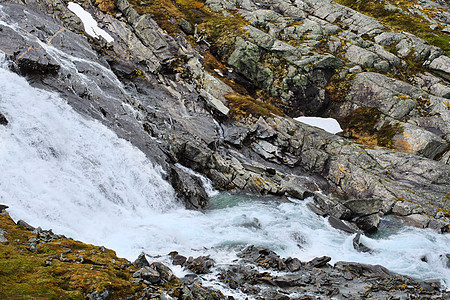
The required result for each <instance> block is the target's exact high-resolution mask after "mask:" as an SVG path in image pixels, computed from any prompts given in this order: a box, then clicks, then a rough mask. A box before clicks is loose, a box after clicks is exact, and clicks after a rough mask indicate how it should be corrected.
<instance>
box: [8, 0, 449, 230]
mask: <svg viewBox="0 0 450 300" xmlns="http://www.w3.org/2000/svg"><path fill="white" fill-rule="evenodd" d="M14 2H16V4H15V3H12V2H9V1H8V2H2V4H1V5H2V7H3V9H2V20H3V21H4V22H5V23H2V25H0V26H1V28H2V31H1V32H0V34H1V35H2V37H4V39H2V40H3V41H4V43H2V45H1V49H0V50H1V51H2V52H4V53H5V55H6V59H7V60H9V61H10V62H11V63H12V64H11V68H13V69H15V70H16V71H17V72H21V73H22V74H25V75H26V76H28V77H29V78H33V80H32V81H31V82H32V83H33V84H34V85H36V86H39V87H45V88H47V89H51V90H55V91H58V92H60V93H61V94H63V95H64V96H65V97H66V98H67V99H68V102H69V104H71V105H72V106H73V107H74V108H75V109H76V110H77V111H79V112H80V113H83V114H85V115H88V116H90V117H93V118H96V119H98V120H99V121H101V122H102V123H104V124H105V125H107V126H109V127H110V128H112V129H113V130H114V131H116V133H117V134H118V135H119V136H121V137H123V138H125V139H127V140H129V141H130V142H132V143H133V144H134V145H136V146H137V147H139V148H140V149H141V150H142V151H143V152H144V153H146V154H147V156H148V157H149V158H150V159H151V160H153V161H154V162H155V163H158V164H159V165H161V166H162V168H163V169H164V170H165V171H166V173H167V174H168V177H169V179H170V181H171V182H172V183H173V185H174V186H175V187H176V189H177V190H178V196H179V197H180V198H181V199H183V200H184V202H185V203H186V205H187V207H190V208H195V209H202V208H203V207H205V205H206V202H207V196H206V194H205V192H204V191H203V189H202V188H201V184H200V182H199V181H198V180H197V179H196V178H195V177H192V176H191V175H189V174H185V173H183V171H180V170H179V169H177V168H176V167H173V166H172V165H173V163H175V162H179V163H181V164H183V165H185V166H187V167H189V168H192V169H194V170H196V171H198V172H200V173H203V174H205V175H207V176H208V177H209V178H210V179H212V181H213V182H214V184H215V186H216V187H217V188H219V189H228V190H235V191H247V192H251V193H257V194H267V193H270V194H275V195H285V196H290V197H295V198H299V199H303V198H305V197H308V196H311V195H313V194H314V192H316V191H317V190H318V189H321V190H323V191H325V192H326V193H334V194H335V195H336V196H338V197H329V196H321V197H318V196H317V194H316V201H315V202H316V203H315V205H316V207H317V208H318V209H320V210H321V211H323V213H324V214H331V215H334V216H336V217H338V218H342V219H350V220H352V221H355V222H356V221H357V219H358V218H362V217H364V218H366V219H367V218H369V215H372V216H371V217H370V218H372V219H373V218H375V217H374V216H375V215H376V214H378V213H395V214H402V215H405V216H408V215H414V214H417V213H419V214H423V216H425V217H423V218H422V219H421V221H420V224H419V226H420V227H423V226H428V227H432V228H435V229H438V230H439V229H441V228H444V227H445V226H446V225H447V224H448V214H447V213H445V212H446V211H447V208H446V207H447V205H448V193H449V192H450V191H449V188H448V178H449V176H450V171H449V165H448V162H449V157H450V152H449V150H448V147H449V142H448V139H449V133H450V128H449V124H450V122H449V118H450V114H449V109H448V102H447V100H446V98H444V97H442V96H445V87H446V79H445V77H439V78H438V77H436V75H437V76H439V74H440V73H439V72H440V71H442V72H444V71H445V67H443V65H445V63H446V61H447V60H446V59H445V58H443V57H445V56H443V52H442V51H441V50H440V49H439V48H437V47H434V46H431V45H429V44H427V43H426V42H424V41H423V40H421V39H420V38H418V37H416V36H414V35H412V34H409V33H394V32H390V31H389V30H388V29H386V27H385V26H383V25H382V24H381V23H380V22H378V21H377V20H375V19H373V18H371V17H368V16H365V15H363V14H360V13H357V12H355V11H353V10H352V9H350V8H347V7H345V6H341V5H336V4H334V3H333V2H331V1H324V0H320V1H319V0H315V1H296V3H295V5H294V4H293V3H292V2H290V1H284V0H282V1H278V2H277V3H276V4H273V3H272V4H269V3H266V4H261V3H259V4H257V3H253V2H251V1H238V2H239V3H238V4H239V5H236V4H237V2H234V1H225V0H223V1H210V2H208V3H209V4H210V5H211V9H213V11H218V12H220V14H222V15H223V17H220V18H227V17H226V15H227V10H228V11H229V12H230V13H238V14H239V15H240V18H242V20H241V19H239V20H241V21H240V22H242V24H243V25H244V26H242V28H241V29H239V30H235V31H233V32H232V33H229V32H228V34H231V36H229V35H227V37H228V38H229V40H227V39H226V40H221V42H220V43H218V42H217V41H214V40H211V37H208V36H207V37H206V40H205V38H202V35H203V36H204V35H205V34H206V35H208V34H212V32H211V31H210V29H209V27H200V25H202V24H200V25H198V26H197V27H200V28H206V29H198V30H197V32H196V33H195V32H194V34H193V35H191V34H190V33H189V34H188V35H186V34H185V33H184V31H182V30H181V29H180V28H179V26H178V25H177V26H176V30H177V32H171V34H168V33H167V32H166V31H164V30H163V29H162V28H161V27H160V24H158V23H156V22H155V21H154V20H153V19H152V17H151V16H150V15H148V14H145V13H142V10H143V8H142V7H139V5H137V6H133V5H131V4H130V3H129V2H127V1H126V0H120V1H118V2H117V4H116V5H115V6H114V9H115V11H116V13H117V16H114V15H113V14H107V13H104V12H102V11H100V10H98V9H96V8H95V7H92V6H90V5H89V3H83V5H84V6H85V8H87V9H89V10H91V11H92V12H93V15H94V17H95V18H96V19H97V20H98V21H99V22H100V23H101V24H102V26H103V27H104V29H105V30H107V31H108V32H109V33H110V34H111V36H112V37H113V38H114V41H113V42H112V43H110V44H107V43H106V41H104V40H101V39H100V40H99V39H95V38H92V37H89V36H85V35H83V34H76V33H74V32H82V31H83V28H82V27H81V25H80V24H81V23H80V21H79V19H78V17H77V16H75V15H74V14H73V13H72V12H71V11H69V10H68V9H67V8H66V6H65V4H64V2H61V1H56V2H52V3H51V5H46V4H45V1H43V2H42V1H41V2H37V1H32V0H28V1H25V3H23V2H22V1H14ZM23 4H25V5H26V7H24V6H23ZM205 12H206V11H205ZM210 13H212V12H210ZM21 18H22V19H26V20H27V26H28V27H27V28H28V29H25V28H21V27H20V26H19V28H18V29H17V28H16V29H14V30H12V27H11V26H12V25H8V24H12V23H14V22H15V20H17V19H21ZM229 18H232V17H229ZM185 20H186V22H189V20H188V19H185ZM236 20H237V19H235V20H233V22H235V21H236ZM180 21H181V19H180ZM41 22H46V24H47V25H46V27H45V28H42V27H40V25H39V24H40V23H41ZM163 25H164V24H163ZM185 25H186V24H185ZM161 26H162V25H161ZM164 26H165V25H164ZM186 26H187V25H186ZM29 28H32V30H30V29H29ZM201 30H203V31H201ZM188 31H189V30H188ZM194 31H195V30H194ZM30 32H31V33H30ZM189 32H190V31H189ZM24 36H26V37H27V39H25V38H24ZM191 38H194V40H195V41H194V44H192V43H191V42H188V40H189V39H191ZM208 39H209V41H207V40H208ZM42 41H44V42H42ZM195 43H198V45H195ZM193 45H194V46H193ZM208 45H209V46H210V47H211V48H214V49H211V51H212V50H214V51H212V54H214V55H217V58H218V59H219V60H220V59H222V63H224V64H226V65H227V67H228V68H232V69H233V72H228V73H227V72H226V70H225V69H224V67H223V66H222V67H221V66H220V65H218V66H217V68H219V69H216V70H215V71H214V70H211V68H209V67H208V68H207V67H206V66H205V57H204V56H203V55H202V54H200V52H199V50H198V49H200V48H202V49H206V50H202V51H208V50H209V49H208V47H209V46H208ZM392 45H395V47H396V48H395V49H397V50H396V51H393V52H392V51H390V49H391V48H389V47H391V46H392ZM199 47H200V48H199ZM221 47H224V48H223V49H222V48H221ZM408 47H409V48H408ZM408 49H409V50H408ZM406 53H412V55H414V56H415V57H416V59H417V60H419V61H421V62H423V68H425V69H428V70H431V71H433V72H435V71H436V73H435V75H432V74H430V73H427V72H423V73H418V74H416V75H415V77H414V78H413V79H414V80H410V82H405V81H402V80H400V79H393V78H391V77H388V75H389V74H388V73H386V72H385V71H386V70H385V69H386V67H388V68H389V70H390V71H389V72H391V71H393V72H394V73H396V72H398V74H400V75H401V74H402V72H403V71H402V70H403V68H405V64H408V63H407V61H406V57H407V55H409V54H406ZM209 55H210V54H209ZM23 59H27V60H28V62H26V64H24V63H23V62H21V60H23ZM215 64H216V65H217V64H220V62H216V63H215ZM27 66H31V67H27ZM32 66H38V67H32ZM356 67H358V68H359V69H360V71H355V70H357V68H356ZM33 68H34V69H36V70H39V72H35V71H33V70H34V69H33ZM351 68H353V69H352V70H354V71H355V72H356V73H349V72H350V71H349V70H350V69H351ZM373 70H377V73H375V72H373ZM383 70H384V71H383ZM439 70H440V71H439ZM368 71H372V72H368ZM358 72H359V73H358ZM220 74H222V75H220ZM224 74H225V75H224ZM333 74H334V75H333ZM400 75H399V78H400V77H401V76H400ZM221 76H223V77H221ZM225 77H226V78H225ZM339 78H341V79H339ZM436 78H437V79H436ZM339 80H342V81H343V84H339V83H337V82H338V81H339ZM239 84H240V85H241V86H240V87H239ZM252 85H253V86H252ZM242 89H247V92H249V93H255V92H257V93H259V92H258V90H259V91H261V93H266V94H265V95H271V96H270V97H277V99H279V102H275V105H278V106H279V108H281V109H282V111H283V112H284V113H285V114H287V115H292V116H295V115H298V114H314V115H323V114H329V115H333V116H335V117H336V118H337V119H339V120H344V121H345V122H346V125H348V126H344V127H346V130H347V131H346V132H345V133H344V134H343V137H339V136H335V135H332V134H328V133H326V132H324V131H322V130H320V129H317V128H313V127H310V126H307V125H304V124H302V123H299V122H295V121H293V120H292V119H289V118H288V117H283V116H274V115H273V114H270V113H269V114H265V115H264V114H263V115H244V117H243V118H241V119H240V120H236V119H233V114H234V113H235V112H234V111H235V110H236V109H237V108H236V106H233V105H235V104H233V103H231V102H230V101H232V99H231V98H229V95H230V94H233V95H236V93H240V92H242V91H241V90H242ZM255 89H256V90H255ZM438 90H439V91H440V92H439V95H440V96H435V95H433V94H431V92H432V91H438ZM333 92H334V93H333ZM261 95H263V94H261ZM339 95H341V96H342V97H343V98H338V96H339ZM239 97H241V96H238V99H240V98H239ZM242 97H244V96H242ZM242 97H241V98H242ZM245 97H247V98H245ZM245 97H244V98H245V99H247V100H248V99H252V98H251V97H250V96H245ZM264 97H266V96H264ZM247 100H246V101H247ZM240 101H243V100H240ZM252 101H253V100H252ZM255 101H256V100H255ZM257 103H258V102H253V104H252V105H259V104H257ZM261 103H262V102H261ZM242 105H244V104H242ZM245 105H247V104H245ZM245 105H244V106H243V107H246V106H245ZM239 109H243V108H239ZM258 109H259V108H258ZM366 117H367V118H368V120H370V122H369V125H367V124H366V127H364V128H360V127H358V126H359V125H360V124H359V123H357V122H356V121H357V120H360V119H362V120H363V119H364V118H366ZM358 118H359V119H358ZM364 132H369V133H370V136H375V137H376V138H375V140H376V141H377V143H378V144H380V145H381V146H385V147H388V148H394V149H396V150H397V151H391V150H387V149H383V148H379V147H377V145H378V144H377V143H375V145H371V146H370V147H367V146H365V145H359V144H356V143H353V142H351V141H349V140H348V139H346V138H345V136H347V137H350V138H354V135H356V134H357V133H361V134H363V133H364ZM319 199H322V200H320V201H319ZM346 199H356V200H365V199H380V200H382V203H379V204H378V205H377V210H378V211H377V212H374V211H372V209H370V208H367V209H368V210H370V213H369V212H366V213H361V212H358V211H357V209H355V208H354V209H355V211H352V210H351V209H350V210H349V209H348V208H346V207H345V206H343V205H344V203H345V201H346ZM402 203H412V205H413V206H414V207H415V209H413V210H406V211H405V210H400V209H399V207H400V206H401V204H402ZM339 207H343V209H340V210H339V211H336V209H337V208H339ZM361 209H363V210H364V209H365V208H361ZM346 210H348V211H346ZM442 212H444V213H442ZM360 222H362V221H360ZM375 223H376V222H375ZM375 223H374V222H372V224H375Z"/></svg>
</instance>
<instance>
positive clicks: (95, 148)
mask: <svg viewBox="0 0 450 300" xmlns="http://www.w3.org/2000/svg"><path fill="white" fill-rule="evenodd" d="M0 91H1V93H0V112H1V113H3V114H4V115H5V116H6V118H7V119H8V121H9V124H8V125H7V126H0V170H1V171H0V203H4V204H7V205H9V206H10V209H9V212H10V214H11V215H12V217H13V218H14V219H16V220H17V219H24V220H25V221H27V222H29V223H30V224H32V225H35V226H42V227H44V228H46V229H48V228H52V229H53V230H54V231H55V232H57V233H60V234H65V235H68V236H71V237H73V238H76V239H80V240H83V241H85V242H90V243H96V244H101V245H105V246H107V247H110V248H113V249H115V250H117V252H118V254H119V255H121V256H125V257H127V258H128V259H134V258H135V257H136V256H137V254H138V253H139V252H140V251H142V250H143V251H145V252H146V253H149V254H151V255H163V256H165V255H167V254H168V253H169V252H170V251H174V250H175V251H179V252H180V253H181V254H183V255H195V256H197V255H205V254H210V255H212V257H213V258H214V259H215V260H216V261H217V262H218V264H220V263H226V262H230V261H231V260H232V259H234V258H235V257H236V255H235V251H234V250H238V249H240V248H242V247H243V246H244V245H248V244H255V245H260V246H266V247H269V248H272V249H273V250H275V251H276V252H278V253H279V254H280V255H282V256H284V257H287V256H292V257H298V258H300V259H301V260H309V259H312V258H313V257H316V256H322V255H328V256H331V257H332V258H333V261H338V260H347V261H356V262H365V263H371V264H381V265H383V266H386V267H387V268H389V269H391V270H393V271H395V272H399V273H401V274H407V275H411V276H413V277H415V278H418V279H431V278H439V279H441V280H443V281H444V282H445V283H446V284H447V286H448V285H449V284H450V270H449V269H447V268H445V266H444V261H443V260H442V259H441V258H440V257H439V255H441V254H444V253H448V252H449V250H450V236H449V235H439V234H437V233H435V232H433V231H430V230H419V229H415V228H403V229H401V230H398V231H396V232H395V231H394V232H392V233H389V234H388V232H387V231H386V232H385V233H386V234H385V235H384V236H383V234H380V235H379V236H378V237H375V238H368V237H363V239H362V241H363V242H364V244H366V245H367V246H369V247H370V248H372V249H374V252H373V253H371V254H368V253H359V252H357V251H355V250H354V249H353V247H352V238H353V235H349V234H345V233H342V232H340V231H338V230H336V229H333V228H331V227H330V226H329V225H328V223H327V222H326V220H325V219H323V218H320V217H318V216H316V215H315V214H314V213H312V212H311V211H309V210H308V209H307V208H306V206H305V203H306V201H296V200H293V201H292V202H290V203H281V202H278V201H275V200H274V199H266V198H252V197H246V196H230V195H227V194H219V195H216V196H214V197H213V199H212V206H211V208H210V209H209V210H207V211H206V213H204V214H203V213H200V212H196V211H188V210H185V209H184V208H183V207H182V206H181V204H179V203H178V202H177V200H176V199H175V196H174V192H173V190H172V188H171V186H170V185H169V184H168V183H167V182H165V181H164V180H163V179H162V176H161V172H162V171H161V169H160V168H159V167H157V166H154V165H152V164H151V163H150V162H149V161H148V159H146V157H145V155H144V154H143V153H142V152H140V151H139V150H138V149H136V148H135V147H133V146H132V145H131V144H130V143H128V142H126V141H124V140H122V139H120V138H118V137H117V136H116V135H115V134H114V133H113V132H112V131H111V130H109V129H108V128H106V127H105V126H103V125H101V124H100V123H99V122H97V121H93V120H90V119H88V118H85V117H83V116H80V115H79V114H77V113H76V112H75V111H73V110H72V109H71V108H70V106H69V105H68V104H66V103H65V101H64V100H63V99H61V98H60V97H59V96H58V95H56V94H52V93H49V92H46V91H43V90H39V89H36V88H32V87H30V86H29V85H28V83H27V82H26V80H25V79H23V78H21V77H19V76H18V75H16V74H14V73H12V72H10V71H8V70H6V69H5V68H0ZM423 256H427V259H428V262H424V261H422V260H421V257H423ZM163 259H164V258H163Z"/></svg>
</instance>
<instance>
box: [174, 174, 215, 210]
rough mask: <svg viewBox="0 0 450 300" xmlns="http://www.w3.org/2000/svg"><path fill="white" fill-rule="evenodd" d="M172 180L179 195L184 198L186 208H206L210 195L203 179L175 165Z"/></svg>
mask: <svg viewBox="0 0 450 300" xmlns="http://www.w3.org/2000/svg"><path fill="white" fill-rule="evenodd" d="M171 181H172V186H173V187H174V189H175V191H176V193H177V195H178V196H179V197H180V198H182V199H184V202H185V204H186V208H189V209H203V208H205V206H206V205H207V203H208V195H207V194H206V191H205V189H204V188H203V185H202V182H201V180H200V179H199V178H198V177H197V176H194V175H191V174H188V173H186V172H184V171H183V170H182V169H180V168H178V167H176V166H173V167H172V172H171Z"/></svg>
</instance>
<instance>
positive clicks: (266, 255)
mask: <svg viewBox="0 0 450 300" xmlns="http://www.w3.org/2000/svg"><path fill="white" fill-rule="evenodd" d="M238 257H240V258H242V259H243V260H244V261H247V262H252V263H254V264H256V265H258V266H261V267H264V268H266V269H269V268H271V269H275V270H279V271H281V270H284V269H286V264H285V262H284V261H283V260H282V259H281V258H280V256H279V255H278V254H276V253H275V252H274V251H272V250H270V249H267V248H264V247H255V246H253V245H252V246H248V247H247V248H245V249H244V250H242V251H241V252H240V253H239V254H238Z"/></svg>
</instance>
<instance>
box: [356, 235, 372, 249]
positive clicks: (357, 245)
mask: <svg viewBox="0 0 450 300" xmlns="http://www.w3.org/2000/svg"><path fill="white" fill-rule="evenodd" d="M360 238H361V234H360V233H359V232H358V233H357V234H356V236H355V237H354V238H353V248H355V250H356V251H359V252H364V253H366V252H372V249H370V248H369V247H367V246H366V245H364V244H363V243H361V241H360Z"/></svg>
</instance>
